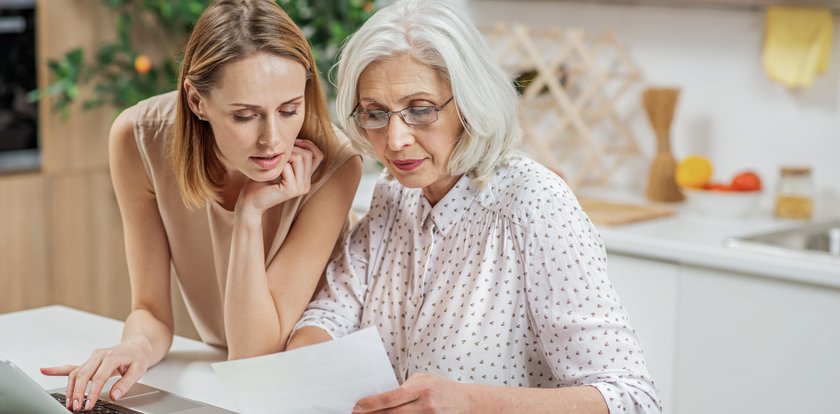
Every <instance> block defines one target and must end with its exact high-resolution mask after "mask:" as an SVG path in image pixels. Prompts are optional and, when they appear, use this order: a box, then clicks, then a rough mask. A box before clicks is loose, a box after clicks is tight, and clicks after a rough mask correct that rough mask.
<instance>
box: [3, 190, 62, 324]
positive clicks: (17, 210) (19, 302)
mask: <svg viewBox="0 0 840 414" xmlns="http://www.w3.org/2000/svg"><path fill="white" fill-rule="evenodd" d="M45 205H46V203H45V200H44V178H43V177H42V176H41V175H40V174H25V175H8V176H3V177H2V179H0V313H2V312H9V311H13V310H18V309H26V308H31V307H36V306H43V305H48V304H49V303H50V299H51V291H52V289H51V286H50V274H49V260H48V258H49V251H48V246H47V240H46V236H47V234H46V225H45V223H44V220H43V218H44V216H45Z"/></svg>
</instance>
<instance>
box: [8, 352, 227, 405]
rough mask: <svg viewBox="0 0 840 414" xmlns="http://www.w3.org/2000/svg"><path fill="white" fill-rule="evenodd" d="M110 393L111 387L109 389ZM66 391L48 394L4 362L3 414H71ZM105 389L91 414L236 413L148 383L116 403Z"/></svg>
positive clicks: (30, 379) (130, 391) (135, 387)
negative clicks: (66, 404)
mask: <svg viewBox="0 0 840 414" xmlns="http://www.w3.org/2000/svg"><path fill="white" fill-rule="evenodd" d="M107 389H108V390H110V387H107ZM65 390H66V389H65V388H59V389H55V390H50V391H45V390H44V389H43V388H41V386H40V385H38V383H36V382H35V381H34V380H33V379H32V378H30V377H29V376H28V375H26V374H25V373H24V372H23V371H21V370H20V368H18V367H17V366H15V365H14V364H12V363H11V362H9V361H4V360H0V414H22V413H31V414H67V413H68V412H70V411H69V410H67V408H66V407H65V406H64V391H65ZM108 390H106V389H103V390H102V393H101V395H100V396H99V401H97V403H96V407H94V409H92V410H91V411H86V412H91V413H102V414H224V413H227V414H236V413H234V412H233V411H228V410H225V409H222V408H219V407H216V406H212V405H208V404H204V403H202V402H198V401H194V400H190V399H187V398H184V397H179V396H177V395H175V394H172V393H170V392H167V391H163V390H161V389H157V388H154V387H150V386H148V385H144V384H139V383H137V384H134V386H133V387H131V389H130V390H129V391H128V393H127V394H126V395H125V396H124V397H123V398H121V399H120V400H119V402H113V401H111V399H110V398H109V397H108V392H107V391H108Z"/></svg>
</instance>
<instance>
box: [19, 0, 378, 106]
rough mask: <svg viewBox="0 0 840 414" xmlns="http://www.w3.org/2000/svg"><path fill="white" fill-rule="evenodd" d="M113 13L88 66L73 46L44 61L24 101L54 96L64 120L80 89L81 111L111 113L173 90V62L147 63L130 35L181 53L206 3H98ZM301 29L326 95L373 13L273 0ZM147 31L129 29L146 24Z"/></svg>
mask: <svg viewBox="0 0 840 414" xmlns="http://www.w3.org/2000/svg"><path fill="white" fill-rule="evenodd" d="M102 1H103V2H104V3H105V4H106V5H107V6H108V7H111V8H113V9H115V10H116V12H117V18H116V20H115V28H116V32H117V38H116V40H115V41H113V42H109V43H106V44H104V45H102V46H101V47H100V48H99V50H98V51H96V58H95V62H93V63H92V64H91V63H88V62H86V59H85V51H84V50H82V49H81V48H75V49H73V50H70V51H68V52H67V53H65V55H64V56H63V57H62V58H61V59H59V60H50V61H49V62H48V64H47V65H48V69H49V71H50V74H51V75H52V77H53V82H52V83H51V84H50V85H48V86H46V87H44V88H41V89H36V90H34V91H32V92H30V93H29V95H28V98H29V100H30V101H37V100H40V99H43V98H45V97H47V96H50V97H54V101H53V109H54V110H55V111H57V112H59V113H60V114H61V115H62V116H63V117H67V116H68V115H69V112H70V107H71V104H72V103H73V102H76V101H78V100H82V99H83V98H82V96H81V95H82V93H81V90H82V86H83V85H86V84H90V83H92V84H93V88H92V89H91V90H90V94H89V96H86V97H84V99H83V100H82V102H83V108H84V109H91V108H95V107H98V106H101V105H104V104H107V105H110V106H112V107H114V108H115V109H117V110H121V109H124V108H127V107H129V106H131V105H134V104H135V103H137V102H138V101H140V100H143V99H145V98H148V97H150V96H153V95H157V94H159V93H163V92H166V91H170V90H173V89H175V86H176V82H177V68H178V62H176V60H175V58H167V59H162V60H160V61H158V62H153V61H152V59H150V58H149V56H148V55H147V54H144V53H142V52H141V51H139V50H137V49H136V48H135V47H134V44H133V41H132V33H133V31H134V30H139V29H143V32H144V33H151V34H153V35H155V36H158V37H159V38H158V39H156V40H158V43H162V44H167V45H171V46H174V47H176V48H177V49H181V48H182V46H183V43H184V42H185V41H186V38H187V37H188V35H189V32H190V30H191V29H192V27H193V25H194V24H195V21H196V20H198V17H199V16H200V15H201V13H202V12H203V11H204V9H205V8H206V7H207V5H209V4H210V1H211V0H178V1H172V0H102ZM275 1H276V2H277V4H278V5H280V6H281V7H282V8H283V9H284V10H285V11H286V12H287V13H288V14H289V16H290V17H291V18H292V20H294V21H295V22H296V23H297V24H298V25H299V26H300V27H301V29H302V30H303V32H304V34H305V35H306V36H307V38H308V39H309V42H310V44H311V46H312V50H313V53H314V55H315V60H316V63H317V65H318V70H319V72H320V73H321V76H322V79H323V80H324V81H325V82H323V84H324V87H325V89H326V91H327V94H328V95H330V96H332V95H333V93H334V91H333V88H332V86H331V84H330V82H328V81H327V79H326V78H327V76H326V75H327V73H328V71H329V70H330V68H331V67H332V66H333V65H334V63H335V58H336V53H337V50H338V48H339V47H340V45H341V43H342V42H343V41H344V39H345V38H346V37H347V36H348V35H349V34H350V33H352V32H353V31H354V30H356V28H358V27H359V26H361V24H362V23H364V21H365V20H367V19H368V18H369V17H370V16H371V15H372V14H373V12H374V4H373V0H275ZM150 20H151V21H152V22H153V24H154V27H153V28H149V27H139V28H137V27H135V26H138V25H148V24H149V21H150Z"/></svg>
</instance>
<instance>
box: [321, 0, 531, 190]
mask: <svg viewBox="0 0 840 414" xmlns="http://www.w3.org/2000/svg"><path fill="white" fill-rule="evenodd" d="M402 54H407V55H410V56H412V57H414V58H415V59H417V60H418V61H420V62H421V63H424V64H426V65H428V66H429V67H431V68H434V69H436V70H438V71H440V73H441V74H442V75H443V76H444V77H445V78H446V79H447V80H448V81H449V84H450V87H451V88H452V96H453V97H454V102H453V103H454V104H455V105H457V109H458V113H459V115H460V117H461V123H462V124H463V126H464V134H463V135H462V136H461V137H460V139H459V140H458V143H457V145H456V146H455V150H454V152H453V154H452V157H451V158H450V160H449V166H448V167H449V173H450V174H452V175H460V174H465V173H472V174H473V175H474V177H475V179H476V180H477V181H478V182H483V181H485V180H486V179H487V178H488V177H489V176H490V174H491V173H492V172H493V170H494V169H495V168H496V166H497V165H499V163H500V162H502V161H504V160H506V159H507V158H509V157H510V155H511V154H512V153H513V152H514V148H515V145H516V144H517V143H518V141H519V139H520V137H521V135H522V132H521V130H520V128H519V123H518V121H517V118H516V110H517V102H518V99H517V94H516V90H515V89H514V86H513V81H512V79H511V78H510V77H509V76H508V75H507V74H505V73H504V71H502V69H501V68H500V67H499V65H498V63H497V62H496V60H495V57H494V56H493V54H492V52H491V51H490V48H489V47H488V46H487V43H486V42H485V41H484V38H483V37H482V36H481V34H480V33H479V32H478V30H477V29H476V28H475V26H474V25H473V24H472V23H471V22H470V21H469V20H468V19H467V17H466V16H465V15H464V13H462V12H461V11H460V10H458V9H457V8H455V7H453V6H452V5H450V4H447V2H446V1H441V0H398V1H397V2H395V3H394V4H392V5H390V6H388V7H385V8H383V9H381V10H379V11H378V12H376V13H375V14H374V15H373V16H372V17H371V18H370V19H369V20H368V21H367V22H366V23H365V24H364V25H363V26H362V27H361V28H360V29H359V30H358V31H357V32H356V33H354V34H353V35H352V36H351V37H350V38H349V39H348V40H347V42H346V43H345V44H344V46H343V48H342V50H341V55H340V56H341V58H340V60H339V63H338V72H337V75H338V78H337V84H338V93H337V97H336V112H337V116H338V121H339V125H340V126H341V128H342V129H343V130H344V132H345V133H346V134H347V136H348V137H350V139H351V140H352V141H353V143H354V144H355V145H356V147H357V148H358V149H359V150H361V151H363V152H367V153H369V154H371V155H375V153H374V151H373V148H372V147H371V146H370V144H369V143H368V141H367V138H366V137H365V132H364V130H363V129H361V128H359V127H358V126H357V125H356V124H355V123H354V122H353V120H352V119H351V117H350V113H351V111H353V108H354V107H355V106H356V104H357V103H358V81H359V76H360V75H361V74H362V72H363V71H364V70H365V68H367V67H368V65H370V64H371V63H373V62H376V61H379V60H382V59H387V58H390V57H394V56H398V55H402Z"/></svg>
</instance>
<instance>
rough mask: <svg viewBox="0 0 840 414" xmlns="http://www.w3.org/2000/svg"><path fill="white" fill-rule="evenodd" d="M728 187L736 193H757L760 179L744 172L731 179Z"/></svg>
mask: <svg viewBox="0 0 840 414" xmlns="http://www.w3.org/2000/svg"><path fill="white" fill-rule="evenodd" d="M730 186H731V187H732V189H734V190H736V191H759V190H761V178H760V177H759V176H758V174H756V173H754V172H752V171H744V172H742V173H740V174H738V175H736V176H735V177H734V178H733V179H732V184H730Z"/></svg>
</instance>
